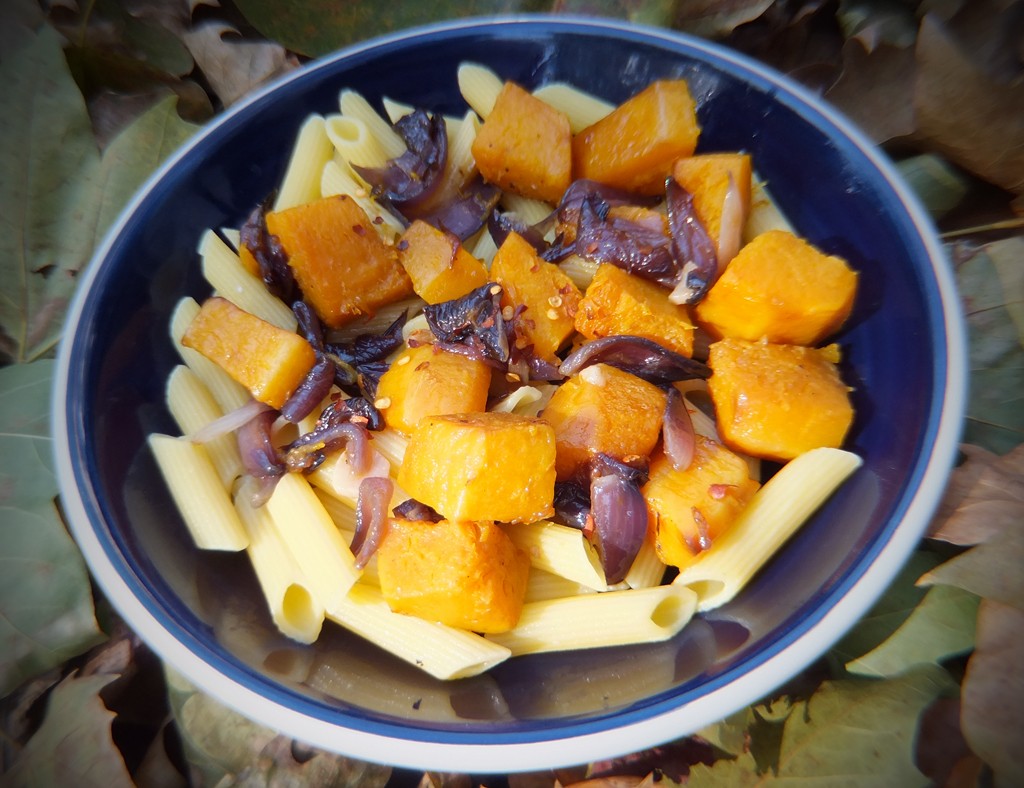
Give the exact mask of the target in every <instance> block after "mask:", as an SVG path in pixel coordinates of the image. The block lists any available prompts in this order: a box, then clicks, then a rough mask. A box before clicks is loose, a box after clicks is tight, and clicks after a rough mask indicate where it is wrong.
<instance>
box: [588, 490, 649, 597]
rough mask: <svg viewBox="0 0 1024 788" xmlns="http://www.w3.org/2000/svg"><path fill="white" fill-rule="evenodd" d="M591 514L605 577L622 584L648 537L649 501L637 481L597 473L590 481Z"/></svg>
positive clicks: (608, 580) (612, 583)
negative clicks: (641, 491) (645, 498)
mask: <svg viewBox="0 0 1024 788" xmlns="http://www.w3.org/2000/svg"><path fill="white" fill-rule="evenodd" d="M590 515H591V518H592V519H593V523H594V541H595V543H596V546H597V551H598V553H599V555H600V556H601V564H602V566H603V567H604V574H605V579H606V580H607V582H608V584H609V585H614V584H615V583H621V582H622V581H623V580H624V579H625V577H626V573H627V572H629V568H630V567H631V566H632V565H633V561H634V560H635V559H636V556H637V553H639V552H640V548H641V547H642V546H643V543H644V539H646V538H647V516H648V515H647V502H646V501H645V500H644V497H643V495H642V494H641V493H640V488H639V487H638V486H637V485H636V483H635V482H633V481H630V480H628V479H624V478H622V477H621V476H618V475H616V474H608V475H605V476H597V477H596V478H594V480H593V481H592V482H591V483H590Z"/></svg>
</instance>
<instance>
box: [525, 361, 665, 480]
mask: <svg viewBox="0 0 1024 788" xmlns="http://www.w3.org/2000/svg"><path fill="white" fill-rule="evenodd" d="M664 414H665V393H664V392H663V391H662V390H661V389H659V388H658V387H657V386H655V385H654V384H653V383H648V382H647V381H646V380H641V379H640V378H638V377H637V376H636V375H631V374H630V373H628V372H623V371H622V370H620V369H616V368H615V367H612V366H609V365H607V364H594V365H593V366H590V367H586V368H585V369H583V370H581V371H580V372H579V373H578V374H576V375H573V376H572V377H571V378H569V379H568V380H567V381H565V383H563V384H562V385H561V386H559V387H558V389H557V390H556V391H555V393H554V394H553V395H552V397H551V401H550V402H549V403H548V405H547V407H546V408H544V411H543V413H541V417H542V418H543V419H544V420H545V421H547V422H548V423H549V424H551V426H552V427H553V428H554V431H555V440H556V446H557V449H558V454H557V460H556V466H555V467H556V469H557V475H558V479H559V480H560V481H564V480H566V479H569V478H571V477H572V475H573V474H574V473H575V472H576V471H577V469H579V468H580V467H581V466H583V465H584V464H585V463H586V462H588V461H589V460H590V458H591V457H592V456H593V455H594V454H596V453H598V452H602V453H604V454H607V455H609V456H611V457H614V458H615V459H617V460H624V459H627V458H629V457H647V456H649V455H650V453H651V452H652V451H653V449H654V446H655V444H656V443H657V442H658V436H659V434H660V433H661V422H662V420H663V418H664Z"/></svg>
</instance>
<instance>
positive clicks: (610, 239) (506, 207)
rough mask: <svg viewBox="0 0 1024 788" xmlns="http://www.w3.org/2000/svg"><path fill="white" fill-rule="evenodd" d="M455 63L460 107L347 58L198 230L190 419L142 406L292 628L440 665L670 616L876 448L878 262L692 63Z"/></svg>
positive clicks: (577, 642) (772, 547) (180, 380)
mask: <svg viewBox="0 0 1024 788" xmlns="http://www.w3.org/2000/svg"><path fill="white" fill-rule="evenodd" d="M452 78H453V80H458V84H459V86H460V89H461V90H462V92H463V96H464V98H465V101H466V106H467V110H466V112H465V114H464V115H463V116H461V117H460V116H450V117H447V118H446V117H445V116H443V115H441V114H437V113H434V112H431V111H430V110H429V108H419V107H413V106H407V105H404V104H398V103H396V102H392V101H390V100H388V99H384V100H383V105H382V106H383V110H382V111H378V109H377V108H375V106H374V105H373V104H372V103H371V102H370V101H368V100H367V99H366V98H365V97H363V96H361V95H359V94H358V93H354V92H352V91H350V90H344V91H342V93H341V94H340V96H339V101H338V106H337V107H336V108H334V109H333V110H332V111H330V112H327V113H325V114H323V115H313V116H311V117H310V118H308V119H307V120H306V121H305V122H304V123H303V125H302V126H301V129H300V132H299V134H298V138H297V140H296V143H295V148H294V151H293V153H292V156H291V158H290V160H289V164H288V166H287V169H286V172H285V175H284V177H283V180H282V183H281V188H280V190H279V192H278V193H277V195H276V196H274V195H270V196H266V198H265V199H264V200H263V202H262V203H260V204H259V205H255V206H254V209H253V211H252V213H251V215H250V216H249V217H248V219H247V220H246V221H245V223H244V225H243V226H242V227H241V228H238V231H237V232H235V231H233V230H231V231H225V230H216V231H214V230H210V231H208V232H207V233H206V235H205V236H204V237H203V239H202V241H201V243H200V245H199V252H200V258H201V260H202V266H203V269H202V270H203V273H204V276H205V278H206V280H207V282H208V283H209V286H210V289H211V295H210V296H209V297H208V298H206V300H204V301H203V302H202V303H197V302H195V301H193V300H192V299H186V300H184V301H183V302H182V303H181V304H180V305H179V307H178V309H177V310H176V312H175V317H174V321H173V325H172V326H171V331H170V334H171V337H172V339H173V342H174V343H175V345H176V346H177V347H178V351H179V353H180V354H181V358H182V361H183V362H184V364H183V365H182V366H180V367H178V368H177V369H176V370H175V372H174V374H173V375H172V377H171V380H170V381H169V384H168V406H169V409H170V410H171V412H172V413H173V415H174V418H175V420H176V422H177V424H178V426H179V428H180V430H181V432H182V436H181V437H172V436H166V435H154V436H152V437H151V440H150V445H151V446H152V448H153V451H154V454H155V455H156V457H157V460H158V463H159V465H160V468H161V470H162V471H163V473H164V476H165V478H166V481H167V485H168V488H169V490H170V492H171V494H172V497H173V499H174V501H175V502H176V503H177V505H178V506H179V508H180V510H181V514H182V518H183V520H184V522H185V524H186V526H187V528H188V530H189V531H190V533H191V535H192V538H193V539H194V541H195V543H196V545H197V546H198V547H200V548H203V549H218V550H235V551H247V554H248V556H249V558H250V560H251V562H252V564H253V568H254V572H255V574H256V575H257V578H258V580H259V582H260V585H261V588H262V589H263V592H264V594H265V596H266V598H267V609H268V613H269V614H270V616H271V618H272V620H273V621H274V623H275V624H277V625H278V627H279V629H280V630H281V631H282V633H283V634H285V635H287V636H289V637H291V638H293V639H295V640H297V641H300V642H305V643H308V642H311V641H313V640H315V639H316V638H317V637H318V634H319V632H320V630H321V627H323V626H341V627H344V628H346V629H349V630H351V631H352V632H354V633H356V634H357V635H359V636H360V637H362V638H365V639H367V640H369V641H371V642H373V643H376V644H377V645H378V646H380V647H381V648H383V649H385V650H387V651H389V652H391V653H392V654H393V655H395V656H396V657H398V658H400V659H404V660H406V661H408V662H410V663H411V664H415V665H417V666H419V667H420V668H422V669H423V670H425V671H426V672H428V673H430V674H431V675H433V676H435V677H436V678H438V679H445V680H447V679H453V678H459V677H464V676H469V675H474V674H476V673H480V672H483V671H486V670H488V669H490V668H491V667H493V666H494V665H496V664H498V663H499V662H501V661H503V660H505V659H508V658H510V657H515V656H516V655H519V654H527V653H535V652H541V651H561V650H569V649H578V648H600V647H607V646H613V645H622V644H632V643H644V642H655V641H661V640H666V639H669V638H672V637H673V636H674V635H676V634H677V633H678V632H679V631H680V630H681V629H682V628H683V627H684V626H686V624H687V622H688V621H689V620H690V619H691V617H692V616H694V615H696V614H699V613H701V612H703V611H706V610H710V609H712V608H714V607H717V606H719V605H721V604H725V603H726V602H728V601H729V600H730V599H732V598H733V597H734V596H735V595H736V594H737V593H739V592H740V591H741V590H742V588H743V587H744V585H745V584H746V583H748V582H749V581H750V579H751V578H752V577H753V575H754V574H755V573H756V572H757V570H758V569H759V568H760V567H761V566H763V565H764V563H765V562H767V561H768V560H770V558H771V556H772V554H773V553H775V552H776V551H777V550H779V549H780V548H781V547H782V546H783V544H784V543H785V541H786V540H787V539H788V538H789V537H790V536H791V535H792V534H793V533H794V531H795V530H796V529H797V528H799V527H800V525H801V523H803V522H804V521H806V520H807V519H808V518H809V517H810V516H811V515H812V514H813V513H814V512H815V511H816V510H817V509H818V507H819V506H820V505H821V504H822V503H823V502H824V501H825V500H827V499H828V497H829V496H830V495H831V494H832V493H833V491H834V490H835V489H836V488H837V487H838V486H839V485H840V484H841V483H842V482H843V481H844V480H845V479H846V478H847V477H848V476H849V475H850V474H851V473H853V472H854V471H855V470H856V469H857V467H859V465H860V459H859V458H858V457H857V456H856V455H855V454H853V453H851V452H850V451H848V450H846V449H844V448H843V445H844V441H845V439H846V435H847V433H848V432H849V430H850V427H851V424H852V423H853V421H854V419H855V416H856V414H855V413H854V411H853V407H852V404H851V399H850V391H851V390H850V389H849V387H848V386H847V385H846V384H845V383H844V381H843V379H842V375H841V373H840V367H839V362H840V357H841V341H836V334H837V332H839V330H840V329H841V328H842V326H843V325H844V324H845V322H846V321H847V320H848V319H849V316H850V314H851V310H852V307H853V304H854V302H855V299H856V294H857V273H856V271H855V270H854V268H853V267H852V266H850V265H849V264H848V263H847V261H845V260H843V259H841V258H840V257H837V256H834V255H830V254H828V253H827V252H826V251H824V250H821V249H818V248H816V247H815V246H813V245H812V244H811V243H810V242H808V241H807V240H806V239H803V238H801V237H799V235H798V234H797V232H796V230H795V229H794V228H793V227H792V226H791V225H789V223H788V222H787V221H786V219H785V217H783V216H782V215H781V213H780V212H779V211H778V209H777V208H776V207H775V205H774V203H773V202H772V201H771V198H770V197H769V196H768V193H767V190H766V189H765V185H764V184H763V183H761V182H759V181H758V180H757V176H756V168H757V161H756V159H755V158H753V157H751V156H750V155H749V154H748V153H747V152H745V151H710V152H706V151H703V150H701V148H700V132H701V129H700V123H699V122H698V118H697V113H696V103H695V101H694V99H693V97H692V96H691V94H690V91H689V86H688V85H687V83H686V81H685V80H682V79H664V80H658V81H655V82H652V83H651V84H650V85H649V86H648V87H647V88H645V89H644V90H642V91H640V92H638V93H637V94H636V95H634V96H632V97H629V98H628V99H627V100H625V101H624V102H622V103H620V104H617V105H616V104H612V103H609V102H607V101H605V100H604V99H602V98H599V97H595V96H588V95H586V94H584V93H582V92H580V91H578V90H576V89H575V88H573V87H572V86H570V85H566V84H562V83H553V84H549V85H542V86H539V87H538V88H537V89H536V90H530V89H528V87H527V86H523V85H519V84H516V83H514V82H511V81H507V80H503V79H501V78H500V77H499V76H498V75H497V74H495V73H494V72H492V71H490V70H488V69H486V68H483V67H481V66H479V65H475V64H464V65H463V66H462V67H461V68H460V69H459V72H458V74H453V75H452ZM702 398H705V399H707V400H708V401H709V402H710V406H704V408H703V409H701V408H699V407H698V405H699V404H700V403H701V399H702ZM762 459H764V460H770V461H772V462H773V463H781V469H780V470H777V471H776V472H775V473H774V475H773V476H771V477H770V478H761V467H762V465H761V460H762ZM766 467H768V466H766Z"/></svg>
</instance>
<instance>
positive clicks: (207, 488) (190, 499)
mask: <svg viewBox="0 0 1024 788" xmlns="http://www.w3.org/2000/svg"><path fill="white" fill-rule="evenodd" d="M149 446H150V449H151V450H152V451H153V456H154V457H155V458H156V462H157V465H158V466H159V467H160V472H161V473H162V474H163V477H164V481H166V483H167V489H168V490H170V493H171V497H172V498H173V499H174V503H175V504H176V505H177V507H178V511H179V512H180V513H181V518H182V520H184V522H185V527H186V528H188V531H189V533H190V534H191V536H192V539H193V541H194V542H195V543H196V546H197V547H199V548H200V549H203V550H227V551H239V550H244V549H245V547H246V545H247V544H248V543H249V537H248V536H247V535H246V532H245V528H244V527H243V526H242V523H241V521H240V520H239V519H238V514H237V513H236V512H235V508H234V506H233V505H232V503H231V496H230V495H229V494H228V491H227V490H225V489H224V485H223V484H221V481H220V478H219V477H218V475H217V470H216V469H215V468H214V467H213V463H212V462H210V457H209V455H207V453H206V449H204V448H203V447H202V446H200V445H198V444H195V443H193V442H192V441H190V440H189V439H188V438H174V437H171V436H170V435H161V434H159V433H154V434H152V435H150V436H149Z"/></svg>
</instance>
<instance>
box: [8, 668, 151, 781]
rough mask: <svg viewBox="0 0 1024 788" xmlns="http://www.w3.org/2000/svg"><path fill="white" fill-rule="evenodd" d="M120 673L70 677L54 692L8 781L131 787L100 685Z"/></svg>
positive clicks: (105, 683) (103, 685)
mask: <svg viewBox="0 0 1024 788" xmlns="http://www.w3.org/2000/svg"><path fill="white" fill-rule="evenodd" d="M115 678H117V677H116V676H87V677H85V678H74V677H68V678H66V679H65V680H64V681H62V682H61V683H60V684H59V685H57V687H56V688H54V690H53V692H52V693H51V694H50V698H49V700H48V702H47V705H46V717H45V718H44V719H43V724H42V725H41V726H40V728H39V730H38V731H36V733H35V734H34V735H33V736H32V738H31V739H29V741H28V744H26V745H25V748H24V749H23V750H22V751H21V752H20V753H19V754H18V757H17V759H16V760H15V761H14V765H13V767H12V768H11V770H10V772H8V773H7V775H5V779H4V784H5V785H11V786H15V785H23V786H45V785H81V786H96V787H97V788H99V787H100V786H102V787H103V788H133V786H134V785H135V783H133V782H132V779H131V777H130V776H129V774H128V770H127V769H126V768H125V764H124V760H123V759H122V757H121V753H120V752H119V751H118V749H117V747H115V746H114V742H113V739H111V736H110V723H111V720H112V719H113V717H114V715H113V714H112V713H111V712H110V711H109V710H108V709H107V708H106V706H104V705H103V701H102V699H101V698H100V696H99V692H100V690H102V689H103V687H105V686H106V685H107V684H109V683H110V682H111V681H113V680H114V679H115Z"/></svg>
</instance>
